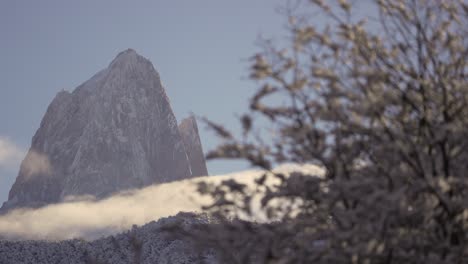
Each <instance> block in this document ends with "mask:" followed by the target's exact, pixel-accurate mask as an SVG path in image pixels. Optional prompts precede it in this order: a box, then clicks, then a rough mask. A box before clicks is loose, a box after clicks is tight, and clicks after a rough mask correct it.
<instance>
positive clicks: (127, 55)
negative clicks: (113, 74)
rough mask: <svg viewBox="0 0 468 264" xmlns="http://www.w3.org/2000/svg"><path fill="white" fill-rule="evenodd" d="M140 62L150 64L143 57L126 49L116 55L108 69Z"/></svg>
mask: <svg viewBox="0 0 468 264" xmlns="http://www.w3.org/2000/svg"><path fill="white" fill-rule="evenodd" d="M141 62H144V63H146V64H148V63H150V62H149V61H148V60H147V59H146V58H145V57H143V56H141V55H139V54H138V53H137V52H136V51H135V50H134V49H126V50H124V51H121V52H120V53H119V54H117V56H116V57H115V58H114V60H113V61H112V62H111V63H110V65H109V67H110V68H113V67H116V66H125V65H136V64H137V63H141Z"/></svg>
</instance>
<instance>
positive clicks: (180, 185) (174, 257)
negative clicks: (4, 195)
mask: <svg viewBox="0 0 468 264" xmlns="http://www.w3.org/2000/svg"><path fill="white" fill-rule="evenodd" d="M293 171H302V172H304V173H307V174H310V175H316V176H320V175H322V174H323V173H324V171H323V169H321V168H319V167H316V166H313V165H302V166H297V165H284V166H281V167H279V168H277V169H276V172H281V173H284V174H285V175H288V174H289V173H290V172H293ZM262 174H263V173H262V172H261V171H256V170H250V171H244V172H238V173H232V174H227V175H219V176H211V177H199V178H194V179H189V180H183V181H177V182H172V183H167V184H161V185H156V186H150V187H147V188H144V189H141V190H138V191H133V192H126V193H121V194H119V195H115V196H113V197H111V198H108V199H105V200H101V201H75V202H68V203H64V204H58V205H50V206H48V207H45V208H40V209H29V210H21V209H19V210H15V211H12V212H10V213H9V214H8V215H4V216H0V263H2V264H10V263H11V264H13V263H38V264H43V263H44V264H45V263H59V264H62V263H63V264H65V263H67V264H68V263H73V264H75V263H76V264H78V263H79V264H81V263H106V264H107V263H109V264H110V263H116V264H119V263H218V262H216V258H215V256H213V255H212V253H213V252H212V251H210V250H209V249H205V250H202V251H201V252H200V251H199V250H198V251H196V252H195V251H193V249H194V247H193V244H191V243H192V242H190V240H189V239H187V238H183V237H179V238H177V239H175V238H174V237H173V236H169V235H168V233H166V232H164V231H163V229H164V228H163V227H167V225H168V224H169V225H171V226H173V227H177V228H181V227H183V228H184V229H189V230H190V229H191V228H192V227H193V225H194V224H195V225H196V224H200V223H207V222H208V220H209V218H207V217H206V216H204V215H194V214H191V213H179V212H181V211H185V212H201V210H200V208H201V206H202V205H203V204H207V203H209V202H211V200H210V199H208V198H206V197H205V198H203V197H201V196H200V195H198V194H197V192H196V191H195V190H196V184H197V183H198V182H200V181H204V182H208V183H220V182H221V181H224V180H231V179H233V180H236V181H237V182H241V183H244V184H246V185H247V186H251V187H253V186H254V181H255V180H256V179H257V178H258V177H260V176H261V175H262ZM267 184H268V185H270V186H271V187H272V188H273V185H274V184H275V183H274V181H267ZM178 213H179V214H178ZM176 214H177V215H176ZM171 215H176V216H174V217H167V216H171ZM166 217H167V218H166ZM157 219H159V220H158V221H157V222H154V221H152V220H157ZM254 220H259V221H261V219H254ZM145 223H148V224H145ZM134 224H137V225H143V226H141V227H138V228H136V227H132V226H133V225H134ZM126 230H129V231H126ZM119 232H123V233H121V234H117V233H119ZM116 234H117V235H116ZM106 235H111V236H109V237H104V236H106ZM2 237H3V240H2ZM70 238H85V239H87V240H88V241H89V240H92V239H96V240H94V241H89V242H88V241H86V240H82V239H73V240H64V239H70ZM6 239H9V240H10V241H7V240H6ZM23 239H47V240H49V241H44V240H43V241H31V240H30V241H21V240H23ZM54 240H55V241H56V242H53V241H54ZM60 240H61V241H60Z"/></svg>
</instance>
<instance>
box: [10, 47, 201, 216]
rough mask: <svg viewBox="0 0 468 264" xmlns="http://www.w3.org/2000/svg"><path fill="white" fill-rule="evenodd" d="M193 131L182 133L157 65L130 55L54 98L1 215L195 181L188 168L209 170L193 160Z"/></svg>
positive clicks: (197, 141) (121, 56)
mask: <svg viewBox="0 0 468 264" xmlns="http://www.w3.org/2000/svg"><path fill="white" fill-rule="evenodd" d="M190 131H193V133H195V132H196V135H188V134H187V133H191V132H189V131H187V130H185V129H184V130H183V131H182V132H181V131H179V127H178V125H177V121H176V118H175V116H174V113H173V111H172V108H171V105H170V102H169V99H168V97H167V95H166V92H165V90H164V88H163V86H162V84H161V81H160V77H159V74H158V72H157V71H156V70H155V69H154V67H153V65H152V63H151V62H150V61H149V60H147V59H146V58H144V57H142V56H140V55H138V54H137V53H136V52H135V51H134V50H132V49H128V50H125V51H123V52H121V53H119V55H117V57H116V58H115V59H114V60H113V61H112V62H111V63H110V64H109V67H107V68H106V69H104V70H102V71H100V72H99V73H97V74H96V75H94V76H93V77H92V78H91V79H89V80H88V81H86V82H84V83H83V84H81V85H80V86H78V87H77V88H76V89H75V90H74V91H73V92H67V91H61V92H59V93H58V94H57V95H56V97H55V98H54V99H53V101H52V102H51V104H50V105H49V107H48V109H47V111H46V114H45V116H44V117H43V119H42V121H41V125H40V127H39V129H38V130H37V132H36V134H35V135H34V137H33V139H32V143H31V148H30V150H29V152H28V153H27V155H26V157H25V159H24V160H23V162H22V164H21V167H20V171H19V174H18V177H17V178H16V181H15V183H14V185H13V187H12V188H11V190H10V193H9V197H8V201H7V202H5V203H4V205H3V207H2V209H10V208H17V207H40V206H43V205H46V204H50V203H57V202H61V201H63V200H65V199H68V198H69V197H75V196H82V195H92V196H95V197H97V198H103V197H106V196H109V195H111V194H113V193H116V192H119V191H123V190H127V189H133V188H140V187H143V186H148V185H151V184H154V183H162V182H169V181H174V180H180V179H185V178H188V177H191V176H194V175H197V174H193V173H192V172H191V169H192V168H196V169H195V172H197V173H199V170H198V167H200V168H205V170H206V165H205V163H204V160H203V164H195V163H194V162H195V161H192V160H189V159H190V158H191V157H192V156H193V154H192V152H191V151H193V150H192V149H193V146H197V145H198V144H200V139H199V136H198V130H193V129H192V130H190ZM181 134H182V135H183V136H182V135H181ZM186 134H187V135H186ZM188 137H189V139H187V140H194V142H190V141H187V140H186V138H188ZM186 149H188V151H186ZM196 150H197V151H198V150H200V151H201V145H200V148H196ZM199 155H201V156H203V154H202V153H201V152H200V153H199V152H196V155H195V156H196V157H197V158H196V162H201V159H200V158H199V157H198V156H199ZM192 171H193V169H192ZM203 173H204V172H203Z"/></svg>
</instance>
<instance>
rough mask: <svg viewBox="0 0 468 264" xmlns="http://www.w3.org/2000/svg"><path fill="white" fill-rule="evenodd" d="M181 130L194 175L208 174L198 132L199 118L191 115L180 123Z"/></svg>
mask: <svg viewBox="0 0 468 264" xmlns="http://www.w3.org/2000/svg"><path fill="white" fill-rule="evenodd" d="M179 132H180V135H181V137H182V141H183V142H184V146H185V150H186V152H187V156H188V159H189V161H190V171H191V173H192V176H207V175H208V170H207V168H206V162H205V156H204V155H203V149H202V144H201V141H200V135H199V134H198V126H197V120H196V119H195V117H194V116H190V117H188V118H186V119H184V120H182V122H180V125H179Z"/></svg>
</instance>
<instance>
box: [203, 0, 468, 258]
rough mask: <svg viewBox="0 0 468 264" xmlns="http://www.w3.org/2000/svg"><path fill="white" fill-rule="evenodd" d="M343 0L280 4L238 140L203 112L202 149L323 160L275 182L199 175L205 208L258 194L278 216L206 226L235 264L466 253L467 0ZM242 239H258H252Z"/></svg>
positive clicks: (229, 207)
mask: <svg viewBox="0 0 468 264" xmlns="http://www.w3.org/2000/svg"><path fill="white" fill-rule="evenodd" d="M331 2H333V3H331ZM354 2H355V3H354V4H351V3H348V2H347V1H346V0H340V1H321V0H311V1H307V2H306V1H304V2H298V3H296V4H290V5H288V6H287V7H286V8H284V9H283V12H284V14H285V16H287V18H288V38H287V40H286V41H280V42H279V43H274V42H270V41H264V42H263V47H264V48H263V50H262V52H260V53H258V54H256V55H255V56H253V57H252V67H251V78H252V79H253V80H255V81H257V82H258V84H259V86H260V88H259V89H258V91H256V93H255V94H254V96H253V97H252V99H251V101H250V109H249V111H248V112H247V114H245V115H243V116H242V117H241V120H240V121H241V124H242V127H243V131H244V133H243V135H242V136H241V138H235V137H234V136H233V135H232V133H230V132H229V131H227V130H226V129H224V128H223V127H222V126H221V125H218V124H215V123H213V122H211V121H207V124H208V125H209V126H210V127H211V128H212V129H213V130H214V131H215V132H216V133H217V134H218V135H219V136H220V137H221V138H222V139H223V143H222V144H221V145H220V146H219V147H218V148H217V149H215V150H214V151H211V152H210V153H209V154H208V158H236V159H245V160H247V161H249V162H250V163H251V164H252V165H254V166H259V167H261V168H264V169H266V170H270V169H271V167H272V166H273V165H274V164H277V163H282V162H295V163H313V164H318V165H320V166H323V167H324V168H325V169H326V174H325V175H324V176H323V177H310V175H305V174H304V173H302V174H301V173H296V174H295V175H293V176H291V177H284V176H283V175H278V174H276V175H274V176H272V177H276V178H278V179H280V181H281V184H279V186H278V187H277V188H276V189H271V188H270V187H268V186H266V185H265V184H264V182H265V178H262V179H260V180H258V181H257V184H258V186H257V188H256V190H254V191H247V190H246V188H245V186H244V185H241V184H236V183H234V182H225V183H224V184H222V185H219V186H214V185H207V184H201V185H200V191H201V192H202V193H204V194H209V195H213V196H214V197H215V198H216V202H215V204H213V205H212V206H210V207H207V208H208V209H209V210H211V211H212V212H218V213H221V214H226V213H227V212H233V211H235V212H237V211H238V210H239V209H241V210H242V211H243V212H244V213H247V214H248V213H250V210H251V209H252V208H251V203H252V199H251V197H252V195H254V194H255V193H261V194H262V195H263V199H262V200H261V203H262V209H263V210H264V211H265V212H267V214H268V215H269V216H271V217H275V216H281V219H280V221H277V222H274V223H270V224H265V225H260V224H252V223H250V224H247V223H245V222H239V221H235V222H229V221H226V222H225V223H224V226H225V230H227V231H226V232H224V235H216V236H205V238H206V239H212V240H213V239H223V240H225V242H224V243H223V245H224V244H225V243H226V241H230V240H229V239H230V238H231V240H232V237H236V241H237V242H235V241H232V244H231V246H232V250H233V251H235V252H237V253H236V254H238V257H237V262H236V261H233V262H234V263H239V262H241V263H243V262H246V261H250V262H255V263H466V261H467V259H468V174H467V171H468V82H467V76H468V75H467V69H468V68H467V66H468V65H467V55H468V40H467V35H468V34H467V33H468V32H467V31H468V5H467V3H466V2H464V1H463V0H459V1H457V0H378V1H354ZM364 3H365V4H366V5H371V6H372V7H367V8H366V10H374V12H369V14H362V10H360V9H359V8H358V7H359V6H357V5H356V4H361V5H362V4H364ZM317 17H320V19H317ZM318 20H320V21H326V23H325V25H323V26H319V25H316V24H315V23H314V22H316V21H318ZM265 120H266V121H265ZM258 124H262V126H264V125H265V124H268V127H270V128H272V129H273V133H266V132H265V131H264V130H262V128H261V127H260V128H259V127H258ZM265 177H266V176H265ZM233 194H234V195H233ZM279 198H280V199H282V200H281V201H282V203H280V205H278V203H272V201H273V200H275V199H279ZM298 201H299V202H298ZM287 203H290V204H296V210H292V209H291V207H288V206H285V205H286V204H287ZM216 228H217V229H219V225H217V227H216ZM218 231H219V230H218ZM220 233H223V232H220ZM204 234H205V235H206V234H209V232H205V233H204ZM246 238H247V239H246ZM239 241H256V243H255V249H254V250H252V243H247V242H246V243H238V242H239Z"/></svg>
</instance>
